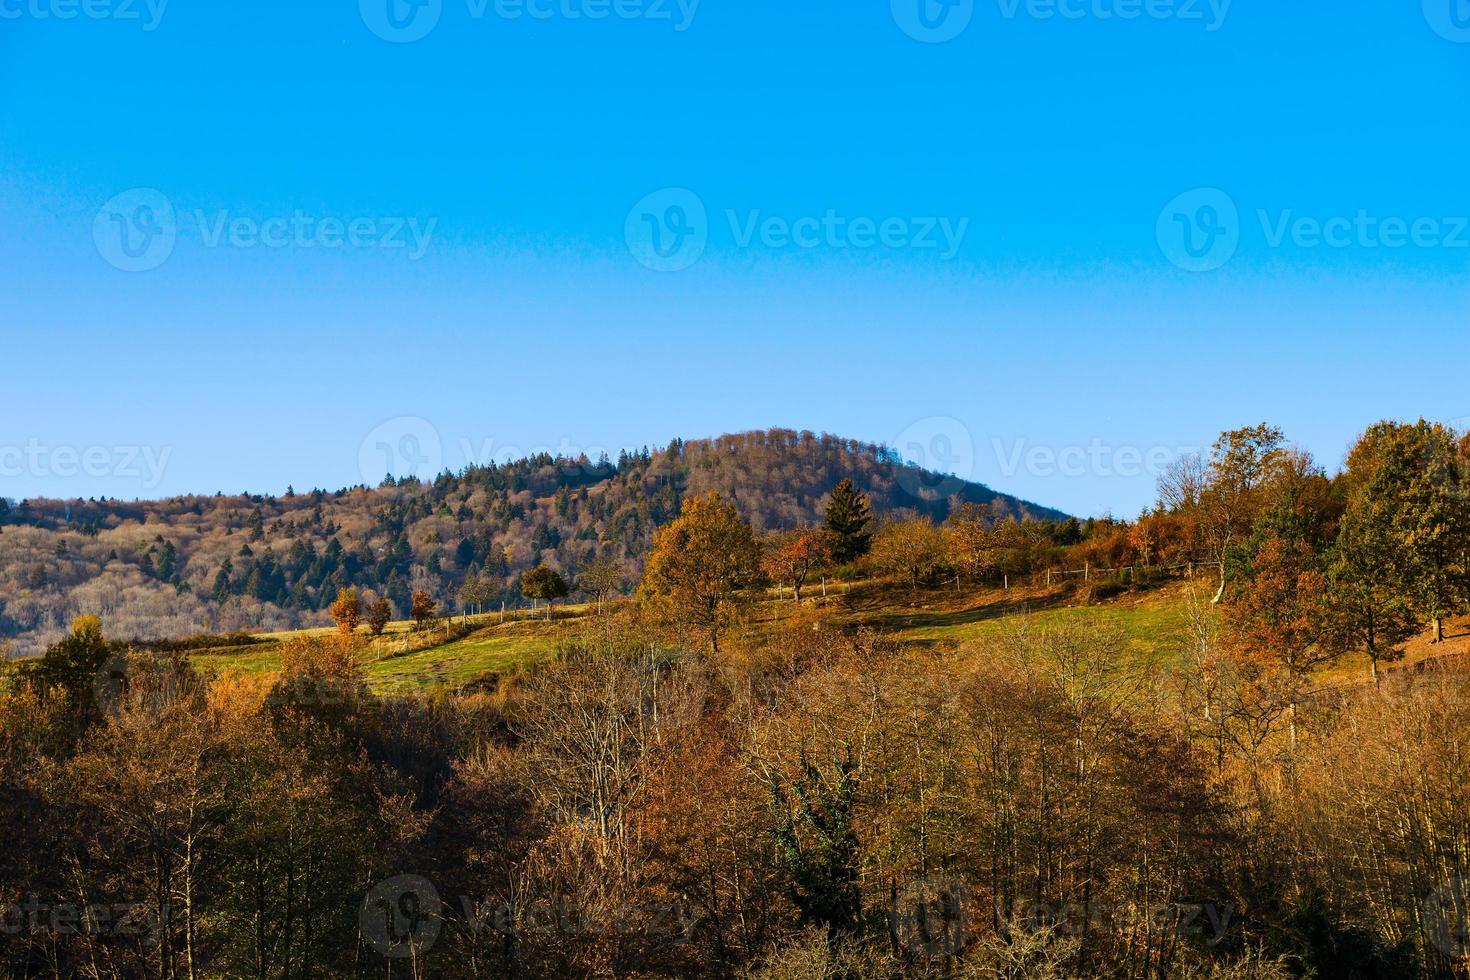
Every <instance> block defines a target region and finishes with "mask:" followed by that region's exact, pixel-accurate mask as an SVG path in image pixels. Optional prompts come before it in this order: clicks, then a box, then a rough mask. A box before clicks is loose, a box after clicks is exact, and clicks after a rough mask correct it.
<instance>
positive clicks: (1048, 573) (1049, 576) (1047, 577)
mask: <svg viewBox="0 0 1470 980" xmlns="http://www.w3.org/2000/svg"><path fill="white" fill-rule="evenodd" d="M1046 587H1047V588H1048V589H1049V588H1051V569H1050V568H1048V569H1047V570H1046Z"/></svg>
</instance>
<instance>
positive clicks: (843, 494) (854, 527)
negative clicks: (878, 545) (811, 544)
mask: <svg viewBox="0 0 1470 980" xmlns="http://www.w3.org/2000/svg"><path fill="white" fill-rule="evenodd" d="M871 521H872V512H871V508H870V507H869V505H868V496H867V494H865V493H863V492H861V491H860V490H858V489H857V488H856V487H854V486H853V485H852V481H851V480H843V481H842V482H841V483H839V484H837V486H836V487H834V488H833V490H832V496H831V498H830V499H829V500H828V501H827V522H826V528H827V530H828V531H831V532H832V536H833V542H832V558H833V560H834V561H836V562H837V563H838V564H840V565H846V564H848V563H849V562H853V561H856V560H857V559H859V558H861V557H862V556H863V555H866V554H867V553H868V548H869V547H870V546H871V545H872V541H873V535H872V533H871V532H869V531H868V524H869V523H870V522H871Z"/></svg>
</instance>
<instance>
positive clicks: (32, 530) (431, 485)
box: [0, 430, 1063, 654]
mask: <svg viewBox="0 0 1470 980" xmlns="http://www.w3.org/2000/svg"><path fill="white" fill-rule="evenodd" d="M844 478H847V479H851V480H852V481H853V482H854V484H855V485H856V486H857V487H859V488H860V489H861V490H862V491H863V492H865V493H866V494H867V495H868V496H869V498H870V500H871V501H872V505H873V507H874V508H875V510H876V512H877V513H879V514H888V513H891V512H897V511H900V510H912V511H915V512H917V513H923V514H927V515H928V516H930V517H931V518H933V519H936V520H942V519H943V518H944V517H945V516H947V514H948V513H949V512H950V511H951V510H952V509H953V508H954V507H957V506H961V505H964V504H974V505H979V506H982V507H984V508H986V509H987V511H988V512H990V513H992V514H994V515H996V516H997V517H1000V516H1015V517H1020V518H1027V517H1037V518H1045V519H1058V518H1061V517H1062V516H1063V515H1060V514H1057V513H1056V512H1054V511H1048V510H1046V509H1045V508H1040V507H1035V506H1034V505H1030V504H1027V503H1025V502H1023V501H1018V500H1016V499H1014V498H1011V497H1006V496H1003V495H1000V494H997V493H995V492H993V491H991V490H989V489H987V488H985V487H983V486H979V485H977V484H970V483H965V482H963V481H959V480H955V479H953V478H940V477H938V476H936V475H934V474H929V473H926V472H924V471H922V470H919V469H917V468H915V467H911V466H908V465H906V464H904V463H903V462H902V460H901V459H899V458H898V457H897V456H896V455H895V454H894V453H893V452H892V451H891V450H889V449H886V448H884V447H881V446H874V445H870V444H865V443H859V442H855V441H852V440H844V439H839V438H836V437H834V436H826V435H823V436H818V435H814V434H813V433H810V432H801V433H798V432H794V431H789V430H771V431H768V432H754V433H746V434H743V435H737V436H723V437H720V438H719V439H715V440H700V441H688V442H686V441H683V440H676V441H675V442H673V443H671V444H670V445H669V446H667V447H665V448H664V449H662V450H650V449H644V450H641V451H639V452H625V453H623V454H622V455H621V456H620V458H619V459H617V460H616V461H612V460H609V459H606V458H601V459H598V460H589V459H587V458H585V457H577V458H565V457H554V456H551V455H547V454H542V455H537V456H533V457H529V458H526V459H522V460H516V461H512V462H506V463H491V464H487V465H484V466H471V467H469V468H467V469H466V470H464V471H463V472H461V473H459V474H449V473H444V474H441V475H439V476H438V477H436V478H434V479H433V480H432V481H427V482H421V481H419V480H415V479H387V480H385V481H384V482H383V484H382V485H381V486H379V487H377V488H374V489H368V488H366V487H356V488H350V489H345V490H339V491H336V492H326V491H323V490H313V491H311V492H310V493H304V494H297V493H294V492H288V493H287V494H285V495H283V496H280V497H275V496H267V495H248V494H247V495H238V496H225V495H216V496H214V497H183V498H174V499H171V500H165V501H157V502H125V501H117V500H88V501H82V500H75V501H46V500H32V501H20V502H18V503H15V504H14V505H13V506H12V505H11V504H10V502H6V506H5V509H4V510H0V639H3V638H6V637H9V638H12V639H13V646H14V649H13V650H12V652H13V653H17V654H33V653H39V652H41V650H42V649H44V647H45V646H46V645H47V644H49V643H52V642H55V641H56V640H57V639H58V638H59V637H60V636H61V635H62V634H63V632H64V630H65V626H66V624H67V623H69V622H70V621H71V620H72V619H73V618H75V617H76V616H77V615H82V614H87V613H92V614H102V615H104V616H105V618H107V620H108V621H109V623H114V624H117V625H118V628H128V629H130V631H131V635H138V636H163V635H184V634H186V633H190V632H201V631H210V632H216V631H226V632H228V631H234V630H240V629H282V628H288V627H293V626H303V625H316V624H320V623H322V622H324V621H325V618H326V615H325V614H326V610H327V609H328V607H329V606H330V605H331V603H332V602H333V601H334V600H335V599H336V597H337V595H338V594H339V593H340V592H341V590H342V589H344V588H349V587H355V588H357V589H359V590H360V591H364V592H365V591H368V590H371V591H372V592H374V593H375V594H377V595H379V596H384V597H386V598H388V600H389V601H390V602H391V603H392V604H393V606H394V609H395V614H396V615H398V616H400V617H401V616H404V615H406V614H407V611H408V604H409V602H410V600H411V596H412V594H413V593H414V592H416V591H420V590H424V591H428V592H430V593H432V594H434V595H436V596H439V597H442V599H443V601H445V602H446V603H453V602H455V601H457V599H458V595H459V592H460V590H461V588H462V587H463V586H464V584H465V583H466V582H467V581H469V580H471V579H473V580H474V581H475V582H476V583H477V585H478V586H479V588H480V589H481V591H482V592H486V593H491V594H489V595H488V596H487V597H486V598H484V599H482V601H481V603H480V605H491V604H499V603H501V602H511V603H514V602H517V601H519V600H520V599H522V598H523V596H522V595H521V594H520V592H519V584H520V577H521V574H522V573H523V572H525V571H528V570H530V569H532V568H534V567H536V566H538V565H545V566H548V567H550V568H553V569H555V570H557V571H558V572H559V573H560V574H561V575H562V576H563V577H565V578H567V579H569V580H571V579H575V578H577V577H578V576H580V575H581V574H582V573H583V572H584V571H585V570H587V569H588V568H589V567H590V566H591V565H593V564H594V563H595V562H597V561H598V560H599V559H605V560H612V561H615V562H617V563H619V564H620V565H622V566H624V567H626V568H627V569H628V572H629V574H631V575H633V576H636V575H637V574H639V573H640V571H641V568H642V563H643V560H644V558H645V557H646V555H647V553H648V549H649V548H650V547H651V544H652V540H653V535H654V532H655V531H656V530H657V529H658V528H659V527H660V526H662V525H663V524H665V523H667V522H668V521H669V520H671V519H672V518H673V517H675V516H676V515H677V514H678V512H679V507H680V502H681V501H682V500H683V499H684V497H685V496H689V495H701V494H703V493H705V492H708V491H711V490H714V491H718V492H720V493H721V494H722V495H724V496H725V497H726V498H727V499H729V500H731V501H732V502H734V504H735V506H736V507H737V509H738V510H739V511H740V513H741V516H742V518H743V519H745V520H746V521H748V522H750V523H751V524H752V526H754V527H755V528H756V529H757V530H759V531H761V532H766V531H775V530H779V529H782V528H791V527H797V526H801V525H806V524H810V523H813V522H815V521H819V520H820V515H821V509H822V506H823V502H824V499H825V497H826V495H827V494H828V492H829V491H830V490H831V488H832V487H833V486H834V485H835V484H837V483H838V482H839V481H840V480H842V479H844ZM124 594H126V596H127V601H126V602H118V601H115V600H111V599H110V597H112V596H120V595H124ZM124 619H127V620H128V625H127V627H124V626H123V620H124ZM150 622H151V623H153V624H155V625H154V626H153V628H149V625H148V624H149V623H150Z"/></svg>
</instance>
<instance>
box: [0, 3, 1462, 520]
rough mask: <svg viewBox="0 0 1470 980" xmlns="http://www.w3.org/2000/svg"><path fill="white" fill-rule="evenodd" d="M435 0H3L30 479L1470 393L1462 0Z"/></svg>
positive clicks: (282, 472) (218, 471)
mask: <svg viewBox="0 0 1470 980" xmlns="http://www.w3.org/2000/svg"><path fill="white" fill-rule="evenodd" d="M413 2H416V3H419V4H421V5H420V6H414V5H413V3H411V2H410V0H361V2H358V0H310V2H306V0H252V2H249V3H221V2H219V0H168V2H167V3H166V4H165V5H163V6H161V7H160V0H151V6H150V0H0V86H3V89H0V90H3V93H4V94H3V95H0V221H3V227H4V229H5V233H4V234H3V236H0V352H3V355H0V356H3V365H4V380H3V384H0V496H9V497H17V498H18V497H25V496H31V495H37V494H44V495H49V496H69V497H70V496H91V495H96V494H107V495H111V496H122V497H136V496H144V497H153V496H163V495H167V494H172V493H178V492H188V491H204V492H213V491H215V490H219V489H223V490H227V491H240V490H246V489H249V490H259V491H280V490H283V489H284V488H285V487H286V486H287V484H294V485H295V486H296V488H297V489H305V488H309V487H311V486H314V485H321V486H325V487H337V486H341V485H346V484H352V483H357V482H360V481H363V480H368V481H370V482H376V480H377V479H378V478H379V477H380V476H381V474H382V472H383V471H384V470H386V469H388V468H390V467H389V465H385V464H390V463H395V462H396V465H392V467H391V468H393V469H394V471H395V472H403V471H404V470H405V469H407V467H408V466H410V465H413V466H418V467H420V468H425V467H433V466H437V465H439V464H442V465H445V466H449V467H452V468H458V467H459V466H461V465H463V463H464V462H465V461H466V459H467V458H475V459H485V458H489V457H492V456H493V457H496V458H499V457H500V456H502V455H504V454H505V453H516V454H519V453H520V452H523V451H528V450H533V449H538V448H542V447H548V448H550V449H552V450H553V451H555V450H558V449H561V450H571V451H577V450H583V449H587V450H591V451H594V452H595V451H596V450H598V449H603V448H605V449H607V450H608V451H609V452H610V453H612V454H613V455H616V452H617V450H618V449H619V448H620V447H623V446H633V445H641V444H645V443H648V444H654V445H659V444H662V443H664V442H667V440H668V439H670V438H671V437H674V436H687V437H697V436H705V435H714V434H718V433H721V432H730V431H740V430H744V429H750V428H763V427H767V426H784V427H791V428H797V429H803V428H805V429H813V430H818V431H830V432H835V433H839V434H842V435H845V436H851V437H856V438H861V439H866V440H872V441H877V442H886V443H888V444H890V445H897V446H898V447H899V448H900V449H901V450H903V451H904V452H905V454H906V455H909V456H911V457H912V458H915V459H916V461H919V462H925V463H929V464H931V465H938V466H941V467H942V468H946V469H950V470H953V471H956V472H958V473H960V475H964V476H968V477H972V478H974V479H977V480H981V481H984V482H987V483H990V484H991V485H993V486H995V487H996V488H997V489H1001V490H1004V491H1007V492H1012V493H1017V494H1019V495H1022V496H1025V497H1028V498H1031V499H1034V500H1037V501H1040V502H1042V503H1045V504H1049V505H1053V506H1057V507H1061V508H1064V509H1067V510H1069V511H1071V512H1074V513H1079V514H1092V513H1101V512H1104V511H1111V512H1114V513H1118V514H1124V515H1131V514H1133V513H1136V512H1137V511H1138V510H1139V509H1140V508H1141V507H1143V506H1144V505H1145V504H1147V503H1148V502H1149V501H1150V500H1151V499H1152V486H1153V475H1152V473H1151V470H1152V469H1154V468H1155V467H1156V465H1157V461H1158V460H1159V459H1161V458H1162V456H1163V454H1164V453H1166V452H1168V451H1171V450H1173V449H1176V448H1180V447H1190V446H1197V445H1202V444H1207V443H1208V442H1209V441H1210V440H1211V438H1212V437H1213V435H1214V434H1215V433H1217V432H1218V431H1219V430H1220V429H1222V428H1225V427H1233V426H1237V425H1242V424H1247V423H1251V422H1254V421H1259V420H1261V419H1267V420H1270V421H1272V422H1275V423H1277V424H1279V425H1281V426H1282V427H1283V428H1285V429H1286V431H1287V433H1288V435H1289V436H1291V437H1292V438H1294V439H1295V440H1297V441H1299V442H1300V443H1302V444H1303V445H1305V446H1306V447H1308V448H1310V449H1311V450H1313V451H1314V452H1315V453H1317V454H1318V456H1319V457H1320V458H1321V459H1322V460H1323V462H1324V463H1326V464H1328V465H1329V466H1335V465H1336V464H1337V463H1338V462H1339V461H1340V460H1341V458H1342V456H1343V454H1344V452H1345V450H1346V448H1347V446H1348V444H1349V441H1350V440H1351V438H1352V437H1353V435H1354V434H1355V433H1356V432H1358V431H1360V430H1361V429H1362V428H1363V427H1364V426H1365V425H1367V424H1368V423H1370V422H1372V421H1374V420H1375V419H1378V418H1381V417H1397V416H1403V417H1417V416H1418V415H1419V414H1421V413H1422V414H1425V415H1428V416H1430V417H1436V418H1440V419H1445V420H1450V419H1463V418H1464V417H1466V416H1470V386H1467V384H1466V373H1467V356H1466V355H1467V353H1470V343H1467V319H1470V318H1467V299H1470V290H1467V285H1470V284H1467V263H1470V228H1467V224H1470V221H1467V219H1466V217H1465V216H1470V180H1467V179H1466V161H1467V159H1470V152H1467V151H1470V99H1467V98H1466V94H1467V87H1470V18H1467V17H1463V16H1461V15H1465V14H1467V13H1470V12H1467V11H1465V10H1462V9H1457V7H1456V4H1458V5H1459V6H1460V7H1463V6H1464V4H1463V3H1461V0H1425V3H1424V4H1423V5H1422V7H1421V4H1420V2H1419V0H1404V2H1398V3H1386V2H1384V0H1291V2H1283V0H1234V2H1233V3H1224V2H1223V0H1214V2H1213V5H1212V3H1211V0H892V2H891V3H890V0H866V2H852V0H843V2H837V0H816V2H810V3H792V2H790V0H779V2H778V0H700V2H698V3H694V2H693V0H683V3H682V4H681V3H680V2H679V0H413ZM390 4H391V6H390ZM946 4H949V5H946ZM1462 24H1463V25H1467V26H1465V27H1462V26H1461V25H1462ZM1186 236H1187V237H1186ZM405 459H406V460H408V461H409V462H408V463H405V462H403V460H405Z"/></svg>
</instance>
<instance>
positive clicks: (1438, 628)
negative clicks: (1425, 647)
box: [1429, 616, 1444, 643]
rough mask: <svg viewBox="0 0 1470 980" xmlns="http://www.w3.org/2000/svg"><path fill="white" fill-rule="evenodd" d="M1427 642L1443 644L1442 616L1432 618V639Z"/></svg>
mask: <svg viewBox="0 0 1470 980" xmlns="http://www.w3.org/2000/svg"><path fill="white" fill-rule="evenodd" d="M1429 642H1431V643H1443V642H1444V617H1443V616H1435V617H1434V639H1432V640H1430V641H1429Z"/></svg>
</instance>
